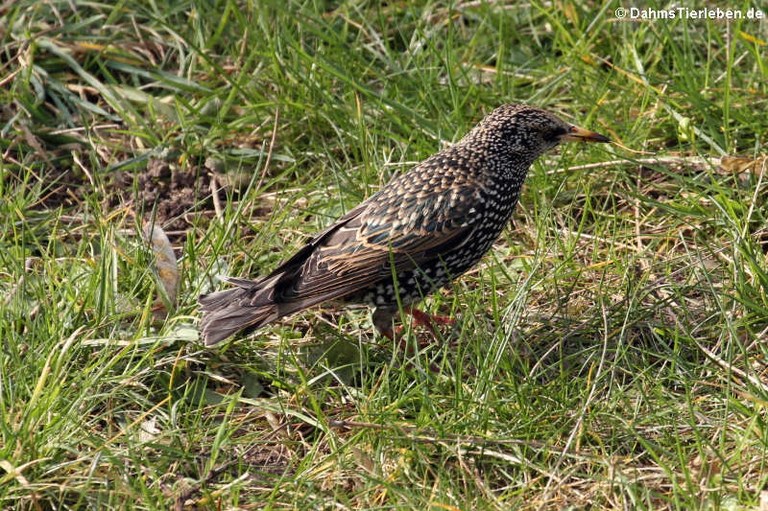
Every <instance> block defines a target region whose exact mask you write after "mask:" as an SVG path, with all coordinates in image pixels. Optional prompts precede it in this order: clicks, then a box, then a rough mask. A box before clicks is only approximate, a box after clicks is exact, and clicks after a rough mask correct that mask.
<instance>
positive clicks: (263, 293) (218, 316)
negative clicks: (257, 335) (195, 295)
mask: <svg viewBox="0 0 768 511" xmlns="http://www.w3.org/2000/svg"><path fill="white" fill-rule="evenodd" d="M273 280H274V279H267V280H266V281H252V280H244V279H232V278H230V279H227V282H229V283H232V284H235V285H236V286H237V287H235V288H233V289H227V290H225V291H216V292H215V293H210V294H207V295H200V298H199V299H198V300H199V302H200V310H201V311H202V312H203V319H202V322H201V324H200V326H201V331H202V334H203V340H204V342H205V345H206V346H213V345H214V344H218V343H220V342H221V341H223V340H224V339H226V338H227V337H229V336H231V335H234V334H236V333H238V332H242V331H245V332H252V331H253V330H256V329H257V328H259V327H260V326H262V325H265V324H267V323H269V322H271V321H274V320H276V319H277V318H279V317H280V316H281V314H280V313H279V312H278V307H277V304H276V303H275V302H274V300H273V295H274V288H273V286H274V282H273Z"/></svg>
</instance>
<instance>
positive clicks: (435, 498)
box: [0, 0, 768, 510]
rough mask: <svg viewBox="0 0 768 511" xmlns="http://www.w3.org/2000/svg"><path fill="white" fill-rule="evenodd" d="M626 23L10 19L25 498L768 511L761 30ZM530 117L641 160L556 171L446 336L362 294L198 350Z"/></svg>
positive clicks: (559, 14) (79, 6)
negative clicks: (373, 211)
mask: <svg viewBox="0 0 768 511" xmlns="http://www.w3.org/2000/svg"><path fill="white" fill-rule="evenodd" d="M757 4H759V2H758V3H755V4H751V3H749V2H743V3H741V4H739V3H735V4H728V5H722V6H721V7H723V8H726V7H727V8H732V9H740V10H741V11H743V12H746V11H747V10H748V9H749V8H750V7H757V6H758V5H757ZM619 5H623V4H618V3H616V4H613V3H611V4H608V5H607V6H605V7H600V6H599V5H597V3H595V4H593V5H588V6H584V5H582V4H579V5H576V4H571V3H569V2H555V6H556V7H555V8H553V7H552V6H551V5H550V3H541V2H539V1H534V2H531V3H526V4H521V5H517V4H509V5H507V4H505V3H501V2H489V3H485V2H460V3H444V2H423V3H419V4H418V5H413V4H411V3H408V2H387V3H386V4H384V5H380V4H379V3H377V2H349V3H341V4H339V3H336V2H320V1H316V2H297V1H293V0H287V1H282V2H278V1H263V2H261V1H260V2H248V1H245V0H243V1H235V0H220V1H216V2H203V1H199V0H184V1H179V2H171V1H168V0H157V1H155V2H138V1H134V0H126V1H123V2H119V3H117V5H112V2H104V3H98V2H55V1H51V2H39V1H32V0H17V1H16V2H11V3H6V4H5V5H4V6H3V7H0V9H2V11H1V14H2V16H1V17H0V41H1V42H0V44H2V48H1V49H0V66H1V67H0V69H2V72H0V83H1V84H2V86H1V87H0V121H2V123H0V150H2V155H3V157H2V160H1V163H0V165H1V166H2V167H0V176H1V177H0V291H1V292H0V341H1V342H2V349H1V350H0V360H1V361H2V364H1V365H0V368H1V372H0V503H2V505H1V506H0V507H2V508H3V509H32V510H36V509H81V508H92V509H168V508H176V509H182V508H185V507H189V508H193V507H195V506H196V507H198V508H202V509H253V508H268V509H332V508H338V509H395V508H402V509H467V510H469V509H561V508H571V509H581V508H591V509H603V508H628V509H685V510H690V509H758V508H759V506H760V502H761V500H763V501H765V497H764V495H765V493H764V488H765V487H766V485H767V484H768V476H766V475H765V474H766V461H765V460H766V454H768V453H767V452H766V451H768V425H767V424H766V420H767V419H768V416H767V413H766V404H767V403H768V366H766V363H765V360H766V355H767V353H766V344H765V341H766V340H768V258H767V257H768V256H766V252H768V235H767V233H768V229H766V222H767V221H768V217H767V213H766V211H768V210H766V208H765V203H766V194H768V185H767V184H766V169H767V168H768V164H766V160H765V156H764V151H763V149H762V147H763V146H764V145H765V143H766V138H767V137H768V123H766V114H765V113H766V111H768V65H767V64H766V63H768V24H767V23H766V21H765V20H763V21H762V22H757V21H754V20H741V21H734V22H731V23H726V22H724V21H714V20H680V19H677V20H673V21H670V20H667V21H663V20H657V21H654V22H630V21H623V22H622V21H618V20H617V19H616V18H615V16H614V10H615V9H616V7H618V6H619ZM656 5H657V7H660V8H668V7H669V6H667V5H666V4H656ZM624 7H631V5H629V4H626V5H624ZM766 13H767V14H768V11H766ZM513 101H524V102H529V103H532V104H536V105H539V106H542V107H545V108H549V109H552V110H556V111H558V112H560V113H561V114H562V115H563V116H564V117H565V118H567V119H569V120H571V121H573V122H575V123H577V124H580V125H582V126H585V127H589V128H592V129H594V130H596V131H599V132H601V133H604V134H606V135H610V136H611V137H612V138H613V139H615V140H616V141H617V142H618V143H617V144H616V145H612V146H610V147H592V146H589V147H586V146H584V147H582V146H569V147H563V148H561V149H560V150H559V151H557V152H554V153H552V154H548V155H546V156H545V157H544V158H542V159H541V160H540V161H539V162H537V163H536V165H534V167H533V169H532V170H531V173H530V175H529V178H528V181H527V183H526V187H525V190H524V192H523V195H522V198H521V201H520V205H519V207H518V209H517V211H516V213H515V216H514V224H513V225H512V226H511V227H510V228H509V229H508V230H507V231H505V234H504V235H503V236H502V238H501V239H500V240H499V243H498V244H497V246H496V248H495V250H494V251H493V254H492V255H489V256H487V257H486V258H485V259H484V260H483V263H482V264H481V265H480V266H479V267H478V268H477V269H475V270H473V271H472V272H470V273H469V274H468V275H466V276H464V277H463V278H461V279H460V280H458V281H457V282H456V283H455V285H454V286H453V287H452V288H451V289H450V290H449V291H446V292H443V293H438V294H436V295H435V296H434V297H432V298H430V299H429V300H427V301H426V307H427V309H429V310H431V311H439V312H441V313H448V314H454V315H455V316H456V317H457V322H456V325H455V327H453V328H451V327H447V328H445V329H443V330H441V332H440V333H439V339H438V341H437V342H435V343H433V344H432V345H430V346H427V347H424V348H419V349H416V350H410V349H409V350H405V349H403V347H402V346H393V345H392V344H391V343H388V342H385V341H386V340H384V339H382V338H380V337H378V336H377V335H376V334H375V333H374V331H373V328H372V326H371V324H370V319H369V314H368V313H367V312H366V311H365V310H364V309H342V308H338V307H334V306H327V307H324V308H321V309H315V310H312V311H308V312H306V313H303V314H300V315H297V316H295V317H293V318H289V319H286V320H284V321H282V322H280V323H279V324H276V325H272V326H270V327H268V328H265V329H264V330H262V331H260V332H259V333H258V334H257V335H255V336H253V337H252V338H249V339H247V340H240V341H237V342H232V343H228V344H226V345H223V346H221V347H217V348H216V349H205V348H203V346H202V345H201V344H200V343H199V342H198V341H197V332H196V324H197V320H198V318H199V313H198V310H197V305H196V297H197V295H198V294H199V293H201V292H205V291H208V290H210V289H212V286H219V284H218V283H216V282H215V281H214V279H213V277H214V276H215V275H216V274H218V273H225V274H230V275H243V276H244V275H254V276H255V275H258V274H262V273H264V272H267V271H269V270H270V269H271V268H273V267H274V266H275V265H276V264H278V262H279V261H280V260H281V259H282V258H284V257H285V256H286V255H288V254H290V253H291V252H292V251H293V250H296V249H297V248H298V247H300V246H301V245H302V243H303V242H304V241H305V240H306V239H307V237H308V236H310V235H311V234H312V233H314V232H316V231H317V230H318V229H320V228H322V227H323V226H326V225H328V224H329V223H330V222H332V221H333V219H334V218H336V217H338V216H339V215H340V214H342V213H343V212H344V211H346V210H348V209H350V208H351V207H353V206H354V205H355V204H357V203H358V202H359V201H361V200H362V199H364V198H365V197H367V196H370V195H371V194H372V193H373V192H374V191H375V190H376V189H377V188H378V187H379V186H381V185H382V184H384V183H385V182H386V181H387V180H388V179H389V178H390V177H391V176H393V175H396V174H398V173H400V172H403V171H405V170H406V169H407V168H409V167H410V166H411V165H412V164H413V163H414V162H417V161H419V160H421V159H423V158H425V157H426V156H428V155H430V154H431V153H433V152H435V151H436V150H438V149H439V148H440V147H441V146H442V145H443V144H445V143H450V142H452V141H455V140H458V138H459V137H461V136H462V135H463V134H464V133H465V132H466V131H467V130H468V129H469V128H470V127H471V126H472V125H473V124H474V123H475V122H477V121H478V120H479V119H480V118H481V117H482V116H483V114H484V113H487V112H489V111H490V110H491V109H492V108H494V107H495V106H498V105H499V104H501V103H504V102H513ZM723 156H739V157H743V158H745V161H746V162H749V161H753V160H754V164H753V166H752V167H745V166H744V165H742V164H740V163H739V162H738V161H737V162H736V163H733V161H732V160H723V161H722V162H721V161H720V160H719V158H721V157H723ZM729 162H730V163H729ZM742 163H743V162H742ZM740 165H741V166H740ZM212 168H213V169H218V175H217V178H216V184H218V186H219V187H220V188H223V189H222V190H221V192H220V194H219V195H218V197H217V199H218V200H217V201H214V200H213V199H212V196H211V190H210V187H209V183H210V172H211V171H210V169H212ZM151 169H160V170H158V171H157V172H160V173H162V172H167V174H166V177H164V178H163V177H162V176H161V177H159V178H158V177H157V175H154V176H153V175H152V174H151V172H150V170H151ZM163 169H166V170H163ZM168 176H172V177H170V178H169V177H168ZM182 178H184V179H187V180H188V183H187V185H188V186H187V188H186V192H185V193H187V195H185V196H183V197H174V198H171V197H169V195H168V192H167V189H166V188H164V187H168V186H171V187H172V186H173V183H176V182H177V181H179V182H180V180H182ZM169 183H170V184H169ZM155 192H156V193H155ZM153 194H154V195H153ZM150 198H152V199H151V200H150ZM154 198H159V200H158V202H157V203H154ZM173 207H176V209H173ZM153 215H155V218H156V219H157V221H158V223H159V224H160V225H161V226H162V227H163V228H165V229H166V230H167V231H168V233H169V235H170V237H171V240H172V242H173V244H174V248H175V250H176V254H177V256H178V257H179V267H180V270H181V283H180V292H179V299H178V302H177V304H176V307H175V308H174V309H173V310H172V311H171V312H170V313H169V314H168V316H167V317H166V318H159V317H158V315H157V314H155V313H153V308H154V307H155V306H154V303H155V300H156V297H157V295H158V280H157V278H156V277H155V275H154V273H153V270H152V266H153V256H152V252H151V250H150V248H149V247H148V246H147V243H146V242H145V241H143V238H142V236H141V230H142V223H143V222H146V221H151V220H152V218H153ZM419 335H421V336H422V337H423V334H419V333H418V332H414V333H413V335H411V334H410V333H409V334H408V335H407V336H406V339H408V340H409V342H411V343H412V345H413V346H415V345H416V343H415V341H416V339H417V337H418V336H419Z"/></svg>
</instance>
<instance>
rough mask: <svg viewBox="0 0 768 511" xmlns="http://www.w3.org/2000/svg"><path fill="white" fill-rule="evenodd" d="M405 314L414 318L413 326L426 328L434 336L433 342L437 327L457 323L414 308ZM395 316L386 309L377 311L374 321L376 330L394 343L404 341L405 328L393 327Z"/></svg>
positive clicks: (407, 310)
mask: <svg viewBox="0 0 768 511" xmlns="http://www.w3.org/2000/svg"><path fill="white" fill-rule="evenodd" d="M405 312H406V313H408V314H410V315H411V317H412V318H413V326H423V327H426V328H427V330H429V332H430V333H431V334H432V338H433V340H434V338H436V337H437V325H453V324H454V323H455V320H454V319H453V318H451V317H448V316H440V315H437V314H427V313H426V312H424V311H421V310H419V309H417V308H416V307H413V306H411V307H408V308H407V309H405ZM394 315H395V313H393V312H389V311H388V310H386V309H376V311H375V312H374V317H373V320H374V325H376V328H377V329H378V330H379V332H381V334H382V335H384V336H385V337H387V338H388V339H390V340H392V341H398V340H401V339H402V332H403V326H402V325H400V326H398V327H393V325H392V319H393V317H394Z"/></svg>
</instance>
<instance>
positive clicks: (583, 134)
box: [560, 126, 611, 142]
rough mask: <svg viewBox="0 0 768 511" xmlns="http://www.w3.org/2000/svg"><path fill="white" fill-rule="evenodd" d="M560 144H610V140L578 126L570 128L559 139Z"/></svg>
mask: <svg viewBox="0 0 768 511" xmlns="http://www.w3.org/2000/svg"><path fill="white" fill-rule="evenodd" d="M560 141H561V142H610V141H611V139H610V138H608V137H606V136H605V135H601V134H600V133H595V132H594V131H589V130H585V129H584V128H579V127H578V126H571V129H570V130H568V132H567V133H566V134H565V135H562V136H561V137H560Z"/></svg>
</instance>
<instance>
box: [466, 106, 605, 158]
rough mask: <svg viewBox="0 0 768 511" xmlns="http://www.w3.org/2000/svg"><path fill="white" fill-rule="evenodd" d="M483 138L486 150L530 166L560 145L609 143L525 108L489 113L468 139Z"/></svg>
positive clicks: (603, 138) (509, 108) (547, 113)
mask: <svg viewBox="0 0 768 511" xmlns="http://www.w3.org/2000/svg"><path fill="white" fill-rule="evenodd" d="M470 137H471V138H473V139H475V140H477V138H480V139H482V140H483V141H484V142H485V144H483V145H485V146H486V149H490V150H492V151H494V152H496V151H498V153H501V154H506V155H508V156H511V157H514V158H515V159H516V160H518V161H520V162H525V163H528V164H530V163H532V162H533V160H535V159H536V158H538V157H539V156H540V155H541V154H543V153H544V152H545V151H547V150H548V149H551V148H552V147H555V146H556V145H558V144H560V143H561V142H579V141H581V142H610V139H609V138H608V137H606V136H603V135H600V134H599V133H595V132H594V131H589V130H586V129H584V128H579V127H578V126H574V125H573V124H570V123H568V122H565V121H563V120H562V119H560V118H559V117H557V116H556V115H554V114H552V113H551V112H548V111H546V110H542V109H541V108H536V107H532V106H528V105H520V104H508V105H503V106H500V107H499V108H497V109H496V110H494V111H493V112H491V113H490V114H488V115H487V116H486V117H485V119H483V120H482V121H481V122H480V123H479V124H478V125H477V126H476V127H475V129H473V130H472V131H471V132H470V133H469V134H468V136H467V138H470Z"/></svg>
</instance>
